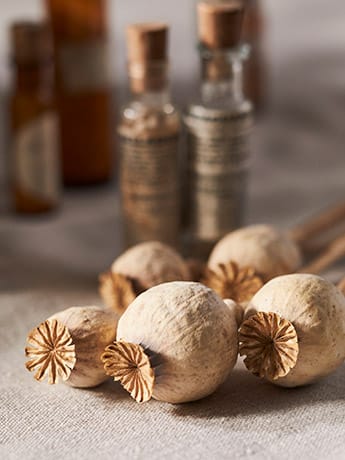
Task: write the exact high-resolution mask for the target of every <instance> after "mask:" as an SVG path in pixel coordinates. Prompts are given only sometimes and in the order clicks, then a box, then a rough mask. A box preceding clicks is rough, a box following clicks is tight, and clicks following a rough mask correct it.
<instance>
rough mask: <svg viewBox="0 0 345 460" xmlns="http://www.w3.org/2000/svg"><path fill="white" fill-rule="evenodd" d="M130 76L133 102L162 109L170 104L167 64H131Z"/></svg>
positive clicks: (158, 62)
mask: <svg viewBox="0 0 345 460" xmlns="http://www.w3.org/2000/svg"><path fill="white" fill-rule="evenodd" d="M128 74H129V85H130V90H131V94H132V100H134V101H136V102H139V103H141V104H143V105H145V106H148V107H161V106H164V105H165V104H168V103H170V100H171V96H170V86H169V78H168V63H167V62H165V61H157V62H134V63H130V64H129V66H128Z"/></svg>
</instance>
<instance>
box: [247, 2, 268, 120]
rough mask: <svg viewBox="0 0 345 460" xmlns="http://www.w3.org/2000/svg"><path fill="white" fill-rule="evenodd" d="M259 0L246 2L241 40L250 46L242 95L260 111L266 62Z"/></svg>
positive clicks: (263, 26) (263, 101)
mask: <svg viewBox="0 0 345 460" xmlns="http://www.w3.org/2000/svg"><path fill="white" fill-rule="evenodd" d="M264 19H265V18H264V15H263V11H262V1H261V0H246V9H245V16H244V21H243V34H242V37H243V40H244V41H245V42H246V43H248V44H249V46H250V59H248V60H247V61H246V62H245V64H244V69H243V79H244V93H245V94H246V95H247V96H248V98H249V99H250V100H251V101H252V102H253V105H254V107H255V109H256V110H258V111H260V110H261V109H262V108H264V105H265V83H266V61H265V56H264V52H263V46H262V42H263V35H264V32H265V22H264Z"/></svg>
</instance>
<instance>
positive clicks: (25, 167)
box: [13, 112, 60, 203]
mask: <svg viewBox="0 0 345 460" xmlns="http://www.w3.org/2000/svg"><path fill="white" fill-rule="evenodd" d="M57 128H58V124H57V117H56V114H55V113H54V112H46V113H44V114H43V115H41V116H40V117H39V118H37V119H35V120H34V121H32V122H30V123H29V124H26V125H25V126H23V127H22V128H20V129H19V130H18V131H17V132H16V134H15V137H14V141H13V149H14V152H13V153H14V166H13V167H14V171H13V174H14V184H15V188H16V189H18V190H21V191H22V192H23V193H25V194H27V195H28V196H31V197H33V198H38V199H42V200H44V201H47V202H51V203H56V202H57V201H58V199H59V195H60V162H59V152H58V132H57Z"/></svg>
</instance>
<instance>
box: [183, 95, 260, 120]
mask: <svg viewBox="0 0 345 460" xmlns="http://www.w3.org/2000/svg"><path fill="white" fill-rule="evenodd" d="M186 115H191V116H195V117H200V118H232V117H246V116H248V117H251V116H252V115H253V104H252V103H251V102H250V101H249V100H245V99H244V100H243V101H241V102H239V103H236V104H226V103H224V104H205V103H203V102H202V101H198V102H195V103H192V104H190V105H189V106H188V107H187V110H186Z"/></svg>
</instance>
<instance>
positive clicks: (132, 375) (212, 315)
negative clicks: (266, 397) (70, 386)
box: [102, 282, 238, 403]
mask: <svg viewBox="0 0 345 460" xmlns="http://www.w3.org/2000/svg"><path fill="white" fill-rule="evenodd" d="M237 352H238V344H237V324H236V319H235V314H234V313H233V312H232V311H231V309H230V308H229V307H228V306H227V305H226V304H225V303H224V302H223V301H222V300H221V299H220V297H218V295H217V294H216V293H215V292H214V291H212V290H211V289H209V288H207V287H206V286H204V285H202V284H200V283H194V282H171V283H164V284H161V285H159V286H156V287H153V288H151V289H149V290H148V291H146V292H144V293H143V294H141V295H140V296H138V297H137V298H136V299H135V300H134V302H132V304H131V305H130V306H129V307H128V309H127V310H126V312H125V313H124V314H123V315H122V317H121V319H120V321H119V326H118V333H117V342H115V343H114V344H113V345H111V346H109V347H108V348H107V349H106V351H105V353H104V355H103V357H102V359H103V361H104V364H105V369H106V371H107V372H108V373H109V375H112V376H113V377H114V379H115V380H119V381H120V382H121V383H122V385H123V386H124V388H126V389H127V390H128V391H129V393H131V395H132V396H133V397H134V398H135V399H136V400H137V401H138V402H143V401H147V400H149V399H150V398H151V396H152V397H153V398H155V399H158V400H161V401H165V402H170V403H182V402H187V401H194V400H197V399H200V398H203V397H205V396H207V395H209V394H211V393H213V392H214V391H215V390H216V389H217V387H218V386H219V385H220V384H221V383H222V382H223V381H224V380H225V379H226V377H227V375H228V374H229V372H230V371H231V369H232V368H233V367H234V365H235V363H236V360H237Z"/></svg>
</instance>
